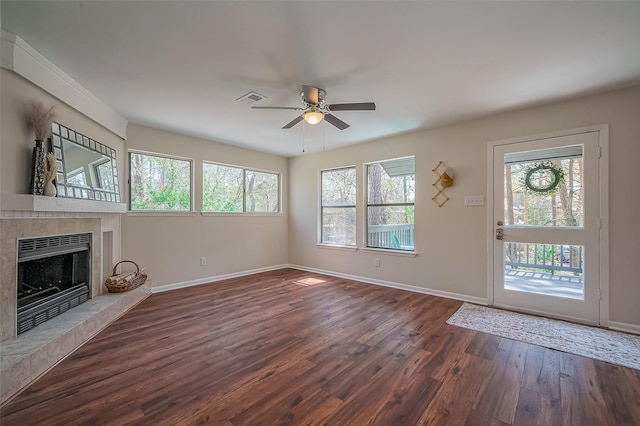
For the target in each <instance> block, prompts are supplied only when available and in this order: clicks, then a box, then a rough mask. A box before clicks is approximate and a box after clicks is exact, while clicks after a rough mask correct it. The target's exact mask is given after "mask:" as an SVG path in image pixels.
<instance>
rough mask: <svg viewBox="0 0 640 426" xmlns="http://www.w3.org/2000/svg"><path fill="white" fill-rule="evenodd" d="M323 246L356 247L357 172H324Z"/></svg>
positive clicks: (321, 238)
mask: <svg viewBox="0 0 640 426" xmlns="http://www.w3.org/2000/svg"><path fill="white" fill-rule="evenodd" d="M320 192H321V201H320V205H321V207H320V209H321V214H320V216H321V232H320V234H321V235H320V242H321V243H323V244H337V245H344V246H355V245H356V168H355V167H345V168H341V169H333V170H323V171H322V172H321V191H320Z"/></svg>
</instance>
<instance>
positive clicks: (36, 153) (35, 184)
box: [29, 139, 45, 195]
mask: <svg viewBox="0 0 640 426" xmlns="http://www.w3.org/2000/svg"><path fill="white" fill-rule="evenodd" d="M44 185H45V181H44V148H43V147H42V141H41V140H38V139H36V146H35V147H34V148H33V155H32V157H31V184H30V186H29V189H30V191H31V193H32V194H33V195H42V194H43V193H44Z"/></svg>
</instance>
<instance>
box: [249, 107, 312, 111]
mask: <svg viewBox="0 0 640 426" xmlns="http://www.w3.org/2000/svg"><path fill="white" fill-rule="evenodd" d="M251 109H289V110H294V111H302V110H303V109H304V108H300V107H279V106H252V107H251Z"/></svg>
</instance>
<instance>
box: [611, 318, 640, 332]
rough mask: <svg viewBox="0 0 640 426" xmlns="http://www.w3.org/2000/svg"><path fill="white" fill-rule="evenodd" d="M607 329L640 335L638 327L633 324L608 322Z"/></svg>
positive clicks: (639, 327)
mask: <svg viewBox="0 0 640 426" xmlns="http://www.w3.org/2000/svg"><path fill="white" fill-rule="evenodd" d="M609 328H610V329H611V330H617V331H624V332H625V333H632V334H640V325H635V324H627V323H624V322H616V321H609Z"/></svg>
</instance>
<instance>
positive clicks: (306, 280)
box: [294, 278, 324, 287]
mask: <svg viewBox="0 0 640 426" xmlns="http://www.w3.org/2000/svg"><path fill="white" fill-rule="evenodd" d="M323 282H324V280H321V279H319V278H303V279H301V280H297V281H294V284H299V285H303V286H305V287H308V286H310V285H314V284H320V283H323Z"/></svg>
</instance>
